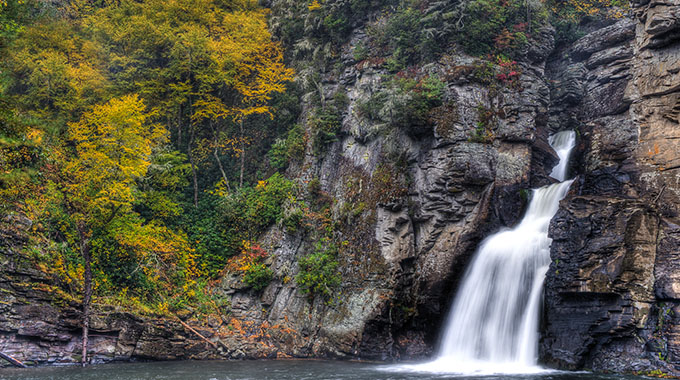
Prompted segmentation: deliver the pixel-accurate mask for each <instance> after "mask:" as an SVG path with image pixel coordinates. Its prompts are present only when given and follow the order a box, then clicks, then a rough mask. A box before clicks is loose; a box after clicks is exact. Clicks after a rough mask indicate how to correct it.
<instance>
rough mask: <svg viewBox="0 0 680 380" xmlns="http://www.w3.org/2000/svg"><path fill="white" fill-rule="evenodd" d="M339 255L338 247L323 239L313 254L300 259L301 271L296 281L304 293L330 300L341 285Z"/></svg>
mask: <svg viewBox="0 0 680 380" xmlns="http://www.w3.org/2000/svg"><path fill="white" fill-rule="evenodd" d="M337 254H338V247H337V245H336V244H335V243H333V242H331V241H330V240H329V239H322V241H320V242H318V243H317V244H316V247H315V250H314V252H313V253H311V254H309V255H307V256H304V257H303V258H301V259H300V261H299V263H298V265H299V268H300V271H299V273H298V274H297V276H295V281H296V282H297V284H298V285H299V286H300V290H301V291H302V293H304V294H308V295H309V296H310V297H314V296H321V297H323V298H324V299H326V300H327V301H328V300H329V298H330V296H331V295H332V294H333V292H334V289H335V288H336V287H338V286H340V283H341V279H340V275H339V273H338V266H339V263H338V261H337Z"/></svg>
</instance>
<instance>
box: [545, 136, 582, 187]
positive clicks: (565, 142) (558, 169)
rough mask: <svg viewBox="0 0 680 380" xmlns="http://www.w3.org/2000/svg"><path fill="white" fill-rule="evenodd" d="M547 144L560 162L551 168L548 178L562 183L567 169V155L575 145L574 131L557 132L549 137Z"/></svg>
mask: <svg viewBox="0 0 680 380" xmlns="http://www.w3.org/2000/svg"><path fill="white" fill-rule="evenodd" d="M548 142H549V143H550V146H552V147H553V149H555V152H556V153H557V156H558V157H559V158H560V162H559V163H558V164H557V166H555V167H554V168H553V170H552V172H551V173H550V176H551V177H553V178H555V179H556V180H558V181H564V180H565V179H566V177H567V168H568V167H569V154H570V153H571V150H572V149H573V148H574V146H575V145H576V133H575V132H574V131H563V132H558V133H555V134H554V135H552V136H550V139H548Z"/></svg>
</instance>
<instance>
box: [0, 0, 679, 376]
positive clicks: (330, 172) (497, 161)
mask: <svg viewBox="0 0 680 380" xmlns="http://www.w3.org/2000/svg"><path fill="white" fill-rule="evenodd" d="M270 5H271V8H272V19H273V22H274V23H275V22H276V20H277V18H285V17H290V15H286V12H294V11H291V9H294V8H293V7H291V6H289V4H288V3H287V2H286V0H274V1H272V4H270ZM679 13H680V4H678V3H677V2H670V0H667V2H663V1H650V2H646V3H645V2H639V3H636V4H635V7H634V17H631V18H624V19H621V20H612V21H608V22H599V23H592V24H591V25H589V26H588V30H589V32H590V33H588V34H587V35H585V36H584V37H582V38H581V39H579V40H577V41H576V42H574V43H573V44H570V45H569V46H559V47H557V49H556V48H555V46H554V38H553V35H554V30H552V28H551V27H549V26H547V25H546V26H544V27H543V28H542V29H541V30H540V32H539V33H537V35H534V36H533V38H534V42H533V43H532V44H530V46H529V47H528V48H527V50H526V51H524V52H523V54H522V59H520V60H519V62H518V63H517V65H518V68H519V71H521V75H520V76H519V78H518V79H517V81H516V83H513V84H512V85H511V84H508V83H503V82H498V81H495V80H494V79H493V74H492V78H491V79H489V78H486V79H485V78H481V79H480V75H479V73H480V70H481V69H482V68H483V67H484V66H483V62H482V61H481V60H479V59H476V58H472V57H470V56H467V55H465V54H463V53H461V52H460V51H458V50H457V49H455V48H452V49H450V51H447V52H446V53H445V54H444V55H443V57H442V58H441V59H439V60H437V61H436V62H433V63H428V64H424V65H422V67H420V68H419V69H418V72H417V73H415V74H413V75H414V76H415V77H416V78H422V77H427V76H435V77H437V78H439V79H440V80H441V81H442V82H443V83H444V87H443V95H442V105H441V107H442V108H441V110H440V111H441V114H442V115H445V116H446V117H439V118H436V119H435V121H434V122H433V123H431V124H427V125H422V126H411V127H410V128H409V127H393V126H389V120H390V118H391V117H392V116H391V112H393V111H394V109H393V108H391V105H390V104H387V103H388V102H386V103H385V104H379V105H378V106H377V109H376V110H375V112H374V113H375V115H372V116H371V117H367V116H366V115H365V113H366V112H365V111H364V110H362V105H364V104H366V103H367V102H368V101H370V99H371V98H372V97H373V96H374V95H375V94H378V93H381V92H385V91H390V84H389V82H388V80H386V79H385V78H386V77H387V76H388V74H389V72H388V70H387V69H386V68H385V67H384V65H382V63H381V62H380V61H379V60H371V59H360V58H357V57H356V54H354V48H355V47H356V46H359V45H362V44H364V43H365V42H366V41H367V39H368V36H367V31H366V23H367V19H360V18H358V19H357V20H355V22H354V23H353V24H352V30H351V32H350V33H349V37H348V39H347V42H346V43H345V44H344V45H342V46H341V47H339V48H338V49H337V51H335V50H334V48H332V47H329V46H312V45H311V43H310V41H308V40H307V39H306V37H304V36H301V37H300V39H299V40H298V41H296V43H295V46H296V49H298V50H299V49H302V50H304V51H306V52H307V53H305V54H302V58H300V57H298V56H296V55H295V54H297V53H295V54H291V55H292V61H293V64H294V65H296V66H297V69H298V73H299V79H298V81H299V82H300V83H302V84H303V87H304V88H305V91H303V95H302V97H301V101H302V105H303V114H302V117H301V120H300V123H301V124H302V125H304V126H305V129H306V132H307V134H308V135H309V136H311V135H313V134H314V133H316V131H315V130H314V129H313V124H314V123H313V118H314V117H315V112H316V109H318V107H322V108H323V107H324V106H325V103H330V102H332V101H333V99H342V101H337V102H336V106H337V107H338V108H339V117H340V128H339V131H338V132H337V134H336V140H337V141H331V142H329V144H327V146H324V147H323V149H320V148H319V147H318V146H315V144H314V142H313V141H312V140H311V139H310V140H309V141H308V143H307V147H306V152H305V158H304V160H303V161H302V162H298V163H294V164H293V165H291V167H289V169H288V173H287V174H288V176H289V177H292V178H296V180H297V181H298V183H299V185H300V186H301V187H303V188H305V187H308V188H309V190H308V191H307V194H305V195H304V197H306V200H307V201H308V203H310V204H314V202H321V201H323V202H326V203H327V204H328V205H329V210H330V211H329V216H328V218H329V219H330V220H332V221H333V225H334V226H336V227H335V228H334V229H333V231H332V232H331V233H330V236H329V238H331V239H333V240H335V241H338V242H342V244H341V246H342V248H341V249H339V253H338V262H339V272H340V278H341V284H340V286H338V287H337V288H336V289H334V293H333V296H332V298H331V299H330V300H329V299H324V298H323V297H319V296H317V297H310V296H309V295H307V294H304V293H303V292H302V291H301V289H300V288H299V286H298V285H297V283H296V281H295V280H294V279H295V277H296V275H297V274H298V273H299V272H300V260H301V259H302V258H303V257H305V256H306V255H308V254H309V253H310V252H312V251H313V250H314V249H315V244H316V242H317V240H318V238H319V235H318V233H319V232H318V231H315V229H317V230H318V229H319V228H318V226H314V227H312V228H311V229H310V228H298V229H292V228H290V227H289V226H286V225H284V224H283V223H280V224H279V225H276V226H273V227H272V228H271V229H270V230H269V231H268V232H267V233H266V234H265V236H263V237H262V238H261V239H260V243H261V245H262V247H263V248H264V249H266V250H267V251H268V252H269V253H270V256H269V258H268V259H267V264H268V265H269V267H270V268H272V269H273V270H274V272H275V276H274V279H273V281H272V282H271V284H270V285H269V286H268V287H267V288H265V289H264V291H262V292H255V291H253V290H252V289H251V288H249V287H248V286H246V285H245V284H243V282H242V281H241V280H240V278H239V277H237V276H234V275H227V276H225V277H224V278H223V279H222V280H221V283H220V285H219V287H218V291H219V292H221V293H222V294H223V295H224V296H225V297H226V298H228V299H229V301H230V305H231V306H230V309H229V310H228V312H225V314H224V316H223V318H222V319H221V320H210V321H203V322H200V323H199V321H192V320H191V317H190V316H187V318H184V319H168V318H161V317H158V318H151V317H144V318H142V317H139V316H136V315H133V314H132V313H125V312H122V311H120V310H116V309H111V310H98V311H97V314H96V316H95V320H94V321H93V323H92V324H93V328H92V329H93V331H94V337H93V338H92V339H93V340H94V342H93V344H92V346H93V348H92V354H93V355H94V356H95V358H96V360H101V361H108V360H129V359H201V358H261V357H289V356H293V357H331V358H362V359H381V360H392V359H414V358H423V357H426V356H428V355H430V354H431V353H432V352H433V350H434V348H435V347H436V344H437V339H438V334H439V330H440V326H441V325H442V323H443V320H444V318H445V317H446V313H447V311H448V308H449V307H450V303H451V300H452V295H453V293H454V292H455V288H456V285H457V283H458V281H459V279H460V277H461V276H462V274H463V272H464V270H465V267H466V264H467V263H468V261H469V259H470V257H471V255H472V254H473V253H474V251H475V249H476V247H477V245H478V243H479V242H480V241H481V240H482V239H483V238H484V237H486V236H488V235H489V234H490V233H493V232H495V231H497V230H498V229H499V228H501V227H503V226H512V225H513V224H514V223H516V222H517V221H518V220H519V218H520V216H521V214H522V211H523V207H524V206H525V204H526V201H527V196H528V194H529V189H531V188H534V187H537V186H542V185H545V184H548V183H550V182H551V181H552V180H551V179H549V178H548V176H547V174H546V173H548V172H549V171H550V169H551V168H552V166H553V165H554V163H555V162H556V161H557V158H556V156H555V153H554V152H553V151H552V149H551V148H550V147H549V145H548V143H547V138H548V135H549V134H550V133H554V132H557V131H560V130H564V129H575V130H577V131H578V147H577V152H576V153H574V154H573V162H572V168H571V172H572V174H573V175H576V176H577V180H576V181H575V183H574V184H573V185H572V189H571V191H570V193H569V195H568V196H567V198H566V199H565V200H564V201H563V202H562V203H561V206H560V211H559V212H558V214H557V215H556V217H555V218H554V219H553V221H552V224H551V232H550V233H551V236H552V238H553V239H554V241H553V245H552V248H551V256H552V259H553V262H552V265H551V268H550V271H549V273H548V278H547V282H546V293H545V308H544V318H543V319H544V324H543V326H542V338H541V343H540V349H541V360H542V362H544V363H546V364H548V365H551V366H555V367H559V368H569V369H579V368H590V369H594V370H603V371H604V370H607V371H619V372H629V371H651V370H655V369H661V370H663V371H664V372H674V371H677V370H678V369H677V368H675V366H676V365H680V356H679V355H680V303H679V298H678V294H679V293H678V292H680V285H679V284H680V283H679V282H678V281H680V271H678V270H677V269H678V268H677V267H678V265H680V261H679V259H678V258H677V257H678V247H679V246H680V243H679V241H680V227H678V226H680V223H679V222H678V218H679V217H678V204H680V203H679V202H678V201H679V200H678V196H680V181H679V177H678V169H680V163H679V160H680V146H679V145H678V141H680V140H679V139H678V137H680V128H679V127H678V124H679V123H680V100H679V99H680V39H679V38H680V21H678V20H679V19H680V17H678V16H680V15H679ZM308 21H309V20H306V22H308ZM305 49H306V50H305ZM324 51H327V52H329V53H328V54H327V55H328V57H329V58H328V59H327V60H326V62H325V63H323V64H319V63H318V62H315V61H314V59H313V58H310V57H313V56H315V55H316V54H318V53H319V52H321V53H323V52H324ZM400 96H401V95H400ZM406 101H408V99H406ZM482 111H483V112H482ZM489 113H490V114H492V116H493V117H492V119H493V125H489V126H487V127H488V129H489V132H490V133H489V134H488V135H487V136H483V138H481V139H480V138H477V137H478V136H476V135H475V133H477V130H478V129H479V127H480V123H481V124H484V123H485V120H482V119H484V118H485V117H486V116H485V114H487V115H488V114H489ZM310 184H315V185H314V186H313V187H314V188H312V186H311V185H310ZM288 208H289V209H290V210H292V209H294V208H295V205H292V204H291V205H288ZM12 223H14V224H15V225H17V226H19V227H20V224H21V223H18V222H12ZM2 230H3V231H10V229H9V228H5V229H2ZM0 244H1V246H2V247H1V248H0V251H1V253H2V256H0V260H1V262H0V263H1V264H2V271H0V294H1V295H2V298H1V299H0V312H1V313H0V350H2V352H5V353H8V354H10V355H13V356H15V357H17V358H18V359H20V360H25V361H31V362H34V363H55V362H73V361H78V360H79V357H78V356H77V355H78V353H79V349H78V345H79V333H80V331H79V327H78V326H79V323H78V315H79V312H78V305H77V302H75V301H72V300H71V301H69V300H61V301H60V300H59V297H57V296H55V292H54V289H52V288H50V281H49V279H47V278H44V277H42V276H41V275H40V272H38V271H34V270H32V269H31V268H30V267H28V266H25V265H23V266H22V265H21V264H20V263H21V260H20V258H19V256H18V253H17V252H18V251H19V250H20V249H21V244H22V238H21V233H20V232H18V233H9V232H7V233H3V235H2V236H0ZM41 284H42V285H41ZM180 318H183V317H182V316H180ZM180 321H181V322H180ZM186 324H188V325H191V326H193V327H191V328H188V327H186V326H185V325H186ZM199 334H200V336H199Z"/></svg>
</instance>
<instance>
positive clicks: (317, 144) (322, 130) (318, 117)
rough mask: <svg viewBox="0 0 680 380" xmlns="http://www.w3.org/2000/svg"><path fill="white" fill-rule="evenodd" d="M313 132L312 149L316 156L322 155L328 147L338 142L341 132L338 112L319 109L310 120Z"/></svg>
mask: <svg viewBox="0 0 680 380" xmlns="http://www.w3.org/2000/svg"><path fill="white" fill-rule="evenodd" d="M308 122H309V124H310V129H311V131H312V149H313V150H314V154H316V155H319V154H322V153H323V152H324V151H325V149H326V147H327V146H328V145H329V144H331V143H333V142H336V141H338V136H337V134H338V132H340V116H339V115H338V113H337V112H333V111H330V110H323V109H317V110H316V112H314V113H313V114H312V115H311V116H310V118H309V121H308Z"/></svg>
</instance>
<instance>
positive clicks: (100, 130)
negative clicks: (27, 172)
mask: <svg viewBox="0 0 680 380" xmlns="http://www.w3.org/2000/svg"><path fill="white" fill-rule="evenodd" d="M151 116H152V115H151V114H150V113H148V112H146V110H145V107H144V104H143V103H142V101H141V100H140V99H139V98H138V97H137V96H136V95H128V96H124V97H122V98H117V99H112V100H110V101H109V102H108V103H106V104H104V105H100V106H96V107H94V108H93V109H92V111H90V112H87V113H85V114H84V115H83V117H82V118H81V120H80V121H79V122H77V123H70V124H69V135H70V137H71V139H72V140H73V141H74V143H75V145H76V151H77V157H75V158H74V159H72V160H71V161H69V162H67V163H66V167H65V172H66V175H67V178H68V179H69V181H68V184H67V185H66V189H67V191H68V192H69V193H70V196H71V198H73V201H74V202H77V203H78V204H80V205H81V207H80V210H81V211H80V212H81V213H83V215H84V216H87V215H91V216H92V215H94V214H100V215H101V214H105V213H107V212H111V210H113V209H117V208H120V207H126V206H129V205H130V204H131V203H132V201H133V200H134V197H133V186H134V185H135V183H134V181H135V179H136V178H139V177H141V176H142V175H144V174H145V173H146V170H147V168H148V167H149V165H150V164H151V161H150V155H151V150H152V148H153V147H154V146H156V145H158V144H159V143H161V142H164V141H165V140H166V139H167V133H166V131H165V129H164V128H161V127H160V126H158V125H156V124H151V123H149V122H148V119H149V118H150V117H151Z"/></svg>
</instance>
